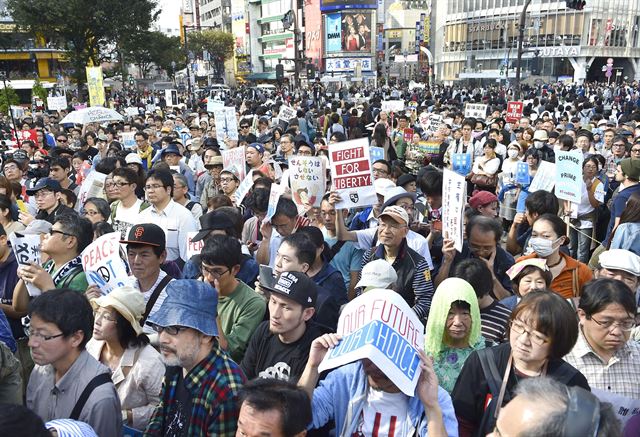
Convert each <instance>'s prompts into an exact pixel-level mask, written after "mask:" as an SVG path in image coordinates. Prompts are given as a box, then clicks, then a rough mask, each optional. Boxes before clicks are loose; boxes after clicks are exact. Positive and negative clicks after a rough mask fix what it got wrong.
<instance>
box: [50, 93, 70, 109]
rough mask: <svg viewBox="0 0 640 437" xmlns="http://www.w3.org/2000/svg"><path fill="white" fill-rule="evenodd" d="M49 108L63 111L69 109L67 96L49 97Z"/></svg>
mask: <svg viewBox="0 0 640 437" xmlns="http://www.w3.org/2000/svg"><path fill="white" fill-rule="evenodd" d="M47 108H49V111H63V110H65V109H67V98H66V97H65V96H59V97H47Z"/></svg>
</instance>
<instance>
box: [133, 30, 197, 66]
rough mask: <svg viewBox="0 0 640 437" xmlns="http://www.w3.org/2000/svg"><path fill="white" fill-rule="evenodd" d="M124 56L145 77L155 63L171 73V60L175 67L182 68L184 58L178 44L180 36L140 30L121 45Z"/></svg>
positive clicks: (184, 61)
mask: <svg viewBox="0 0 640 437" xmlns="http://www.w3.org/2000/svg"><path fill="white" fill-rule="evenodd" d="M122 52H123V54H124V57H125V58H126V59H128V60H129V61H131V62H132V63H133V64H135V65H136V66H137V67H138V68H139V69H140V72H141V73H142V77H145V76H146V74H147V73H149V71H150V70H151V67H152V66H153V65H154V64H155V65H156V66H157V67H159V68H161V69H163V70H165V71H167V72H171V74H173V71H172V70H173V68H172V62H175V65H176V69H182V68H184V66H185V63H186V60H185V56H184V51H183V50H182V47H181V45H180V38H179V37H177V36H167V35H165V34H163V33H162V32H140V33H138V34H137V35H136V36H135V37H134V38H131V39H130V40H128V41H127V43H126V45H125V46H123V47H122Z"/></svg>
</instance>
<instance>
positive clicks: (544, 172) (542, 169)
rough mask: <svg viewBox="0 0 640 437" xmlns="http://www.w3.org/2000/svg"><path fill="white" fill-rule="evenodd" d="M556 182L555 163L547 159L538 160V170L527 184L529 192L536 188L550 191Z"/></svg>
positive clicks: (536, 189)
mask: <svg viewBox="0 0 640 437" xmlns="http://www.w3.org/2000/svg"><path fill="white" fill-rule="evenodd" d="M555 183H556V165H555V164H552V163H550V162H547V161H540V165H539V166H538V171H537V172H536V175H535V176H534V177H533V180H532V181H531V185H529V192H530V193H533V192H535V191H538V190H543V191H549V192H550V191H551V190H553V187H554V185H555Z"/></svg>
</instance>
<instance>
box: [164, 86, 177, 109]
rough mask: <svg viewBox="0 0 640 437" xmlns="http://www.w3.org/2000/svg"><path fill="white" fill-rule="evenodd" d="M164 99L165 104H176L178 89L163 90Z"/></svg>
mask: <svg viewBox="0 0 640 437" xmlns="http://www.w3.org/2000/svg"><path fill="white" fill-rule="evenodd" d="M164 100H165V102H166V103H167V106H178V90H172V89H166V90H164Z"/></svg>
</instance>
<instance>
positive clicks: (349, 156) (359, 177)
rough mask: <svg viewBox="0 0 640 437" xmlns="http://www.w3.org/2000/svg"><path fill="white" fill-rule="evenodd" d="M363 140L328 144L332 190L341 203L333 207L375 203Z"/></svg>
mask: <svg viewBox="0 0 640 437" xmlns="http://www.w3.org/2000/svg"><path fill="white" fill-rule="evenodd" d="M369 156H370V154H369V144H368V142H367V139H366V138H360V139H357V140H352V141H343V142H341V143H334V144H329V162H330V164H331V180H332V183H333V189H334V190H336V191H337V192H338V194H339V195H340V197H341V198H342V200H341V201H340V202H338V203H336V208H354V207H356V206H369V205H373V204H374V203H376V202H377V197H376V192H375V190H374V188H373V174H372V170H371V162H370V161H369Z"/></svg>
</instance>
